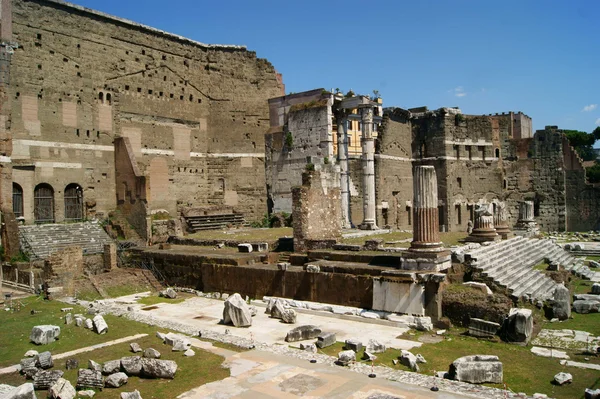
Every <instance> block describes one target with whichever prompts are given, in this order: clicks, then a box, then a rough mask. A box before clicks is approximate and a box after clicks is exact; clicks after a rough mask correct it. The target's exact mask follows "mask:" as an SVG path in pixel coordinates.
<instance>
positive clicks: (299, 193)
mask: <svg viewBox="0 0 600 399" xmlns="http://www.w3.org/2000/svg"><path fill="white" fill-rule="evenodd" d="M327 180H332V181H334V182H336V181H337V182H339V177H337V176H333V177H332V176H331V175H330V174H328V173H326V172H323V173H321V172H319V171H307V172H304V173H303V174H302V186H300V187H294V188H293V190H292V197H293V210H292V220H293V228H294V251H295V252H303V251H305V250H307V249H311V247H310V242H311V241H330V240H334V241H335V240H337V239H339V238H341V235H342V225H341V197H340V189H339V186H338V187H330V186H328V182H327ZM338 184H339V183H338Z"/></svg>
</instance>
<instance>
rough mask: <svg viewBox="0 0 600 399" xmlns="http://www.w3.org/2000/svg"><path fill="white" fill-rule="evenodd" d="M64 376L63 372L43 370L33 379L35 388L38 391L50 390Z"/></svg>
mask: <svg viewBox="0 0 600 399" xmlns="http://www.w3.org/2000/svg"><path fill="white" fill-rule="evenodd" d="M63 374H64V372H63V371H62V370H42V371H40V372H38V373H37V374H36V375H35V377H33V386H34V388H35V389H38V390H40V389H41V390H48V389H50V387H51V386H52V385H54V384H56V381H58V379H59V378H61V377H62V376H63Z"/></svg>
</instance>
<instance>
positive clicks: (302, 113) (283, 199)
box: [265, 89, 335, 213]
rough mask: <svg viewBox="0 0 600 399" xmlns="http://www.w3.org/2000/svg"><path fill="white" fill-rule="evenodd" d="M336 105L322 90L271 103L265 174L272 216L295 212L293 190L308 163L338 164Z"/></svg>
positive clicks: (271, 101) (286, 97) (273, 100)
mask: <svg viewBox="0 0 600 399" xmlns="http://www.w3.org/2000/svg"><path fill="white" fill-rule="evenodd" d="M332 104H333V96H332V95H331V94H329V93H325V92H323V90H321V89H318V90H312V91H310V92H307V93H302V94H298V95H291V96H284V97H278V98H274V99H271V100H269V107H270V115H271V126H272V127H271V129H270V131H269V133H267V134H266V138H265V140H266V143H265V152H266V160H265V162H266V167H265V173H266V179H267V190H268V197H269V201H270V203H271V207H270V209H269V210H270V211H271V212H287V213H291V212H292V187H294V186H298V185H300V184H302V173H303V172H304V170H305V169H306V165H307V164H308V163H313V164H320V163H323V162H324V160H325V159H327V162H328V163H333V162H335V154H333V146H332V131H333V127H332V113H331V106H332ZM288 136H289V137H290V139H291V145H290V141H288V139H287V137H288Z"/></svg>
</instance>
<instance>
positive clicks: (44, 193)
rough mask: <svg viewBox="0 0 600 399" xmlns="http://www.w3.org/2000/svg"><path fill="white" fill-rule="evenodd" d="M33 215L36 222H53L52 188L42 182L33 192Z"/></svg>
mask: <svg viewBox="0 0 600 399" xmlns="http://www.w3.org/2000/svg"><path fill="white" fill-rule="evenodd" d="M33 208H34V209H33V215H34V218H35V222H36V223H53V222H54V189H53V188H52V186H51V185H49V184H46V183H42V184H38V185H37V186H36V187H35V191H34V192H33Z"/></svg>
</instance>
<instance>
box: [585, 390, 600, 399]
mask: <svg viewBox="0 0 600 399" xmlns="http://www.w3.org/2000/svg"><path fill="white" fill-rule="evenodd" d="M584 399H600V388H599V389H590V388H586V389H585V392H584Z"/></svg>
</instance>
